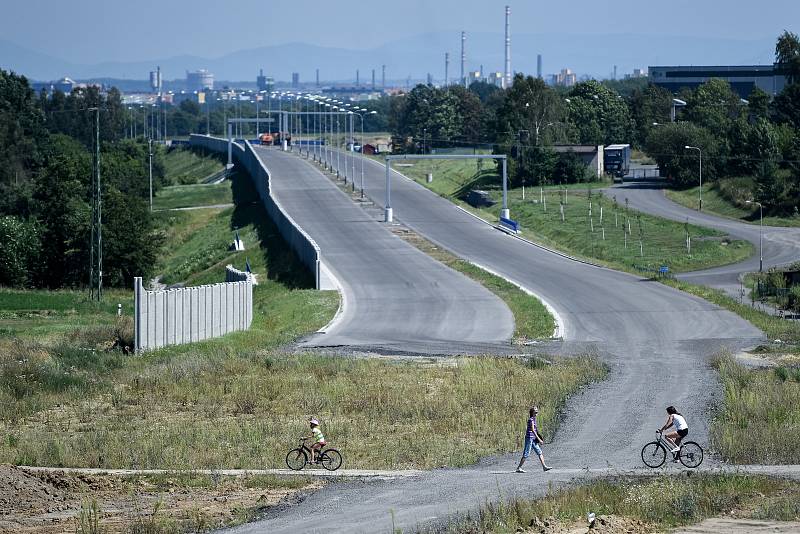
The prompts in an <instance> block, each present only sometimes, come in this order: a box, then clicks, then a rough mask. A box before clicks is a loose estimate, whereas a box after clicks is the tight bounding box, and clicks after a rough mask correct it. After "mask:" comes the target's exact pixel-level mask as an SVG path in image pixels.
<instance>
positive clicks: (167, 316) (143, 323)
mask: <svg viewBox="0 0 800 534" xmlns="http://www.w3.org/2000/svg"><path fill="white" fill-rule="evenodd" d="M225 279H226V282H224V283H220V284H211V285H203V286H196V287H182V288H175V289H164V290H157V291H150V290H147V289H145V288H144V287H143V286H142V279H141V277H136V278H134V281H133V291H134V314H133V317H134V348H135V350H136V352H141V351H143V350H152V349H157V348H160V347H165V346H167V345H180V344H184V343H194V342H196V341H202V340H204V339H210V338H214V337H219V336H223V335H225V334H227V333H229V332H235V331H238V330H247V329H248V328H250V324H251V323H252V322H253V278H252V274H250V273H245V272H242V271H238V270H236V269H234V268H233V267H231V266H230V265H229V266H228V267H227V268H226V270H225Z"/></svg>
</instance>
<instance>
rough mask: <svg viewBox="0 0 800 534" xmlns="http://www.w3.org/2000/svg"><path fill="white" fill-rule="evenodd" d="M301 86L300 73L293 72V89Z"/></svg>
mask: <svg viewBox="0 0 800 534" xmlns="http://www.w3.org/2000/svg"><path fill="white" fill-rule="evenodd" d="M298 87H300V73H299V72H293V73H292V89H297V88H298Z"/></svg>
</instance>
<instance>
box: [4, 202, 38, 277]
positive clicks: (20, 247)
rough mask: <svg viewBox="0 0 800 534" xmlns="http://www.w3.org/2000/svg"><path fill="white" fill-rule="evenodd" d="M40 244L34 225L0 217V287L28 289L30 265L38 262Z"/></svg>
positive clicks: (13, 218)
mask: <svg viewBox="0 0 800 534" xmlns="http://www.w3.org/2000/svg"><path fill="white" fill-rule="evenodd" d="M40 251H41V243H40V236H39V229H38V227H37V226H36V224H35V223H29V222H25V221H22V220H20V219H18V218H16V217H11V216H7V217H0V285H5V286H11V287H30V286H32V285H33V283H34V279H33V276H32V275H31V268H30V266H31V265H35V264H36V262H37V260H39V253H40Z"/></svg>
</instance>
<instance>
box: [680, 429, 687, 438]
mask: <svg viewBox="0 0 800 534" xmlns="http://www.w3.org/2000/svg"><path fill="white" fill-rule="evenodd" d="M688 433H689V429H688V428H684V429H683V430H678V435H679V436H680V437H682V438H685V437H686V434H688Z"/></svg>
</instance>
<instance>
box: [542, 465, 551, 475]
mask: <svg viewBox="0 0 800 534" xmlns="http://www.w3.org/2000/svg"><path fill="white" fill-rule="evenodd" d="M551 469H552V467H550V466H549V465H544V466H542V471H544V472H545V473H546V472H548V471H550V470H551Z"/></svg>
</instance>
